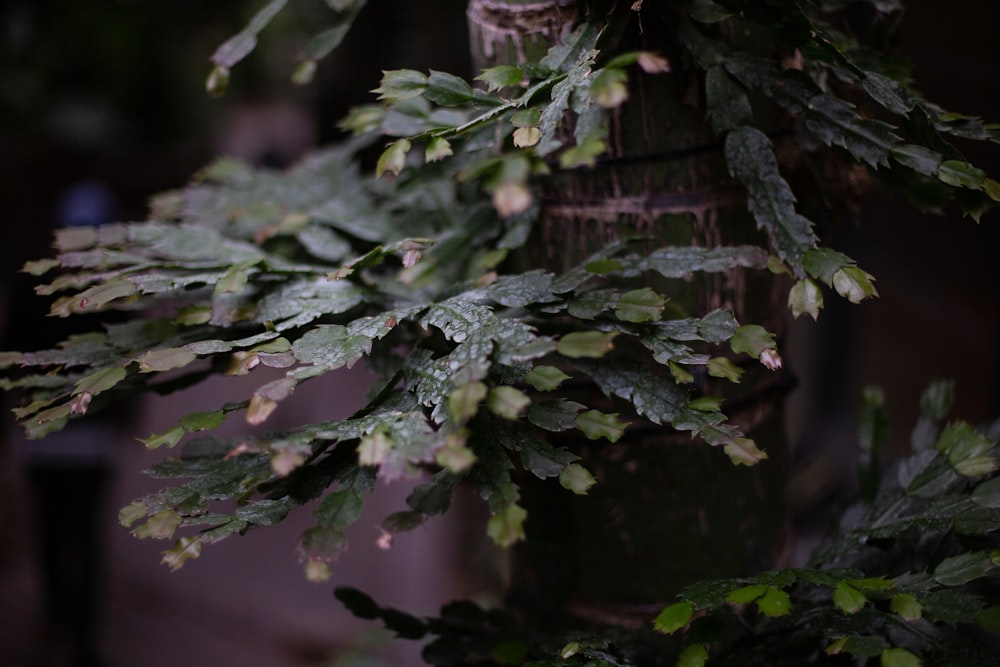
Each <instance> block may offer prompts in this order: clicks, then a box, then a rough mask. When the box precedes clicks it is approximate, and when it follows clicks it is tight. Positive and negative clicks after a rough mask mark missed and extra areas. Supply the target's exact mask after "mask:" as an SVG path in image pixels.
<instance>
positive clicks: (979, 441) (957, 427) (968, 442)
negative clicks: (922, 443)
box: [935, 421, 993, 472]
mask: <svg viewBox="0 0 1000 667" xmlns="http://www.w3.org/2000/svg"><path fill="white" fill-rule="evenodd" d="M935 447H936V448H937V450H938V451H939V452H941V453H943V454H945V455H946V456H947V457H948V462H949V463H950V464H951V465H952V466H954V467H955V468H956V469H957V467H958V465H959V464H961V463H962V462H965V461H967V460H969V459H973V458H976V457H983V456H985V455H987V454H988V453H989V452H990V451H991V450H992V449H993V441H992V440H990V439H989V438H987V437H986V436H985V435H983V434H982V433H980V432H979V431H977V430H976V429H974V428H973V427H972V425H971V424H969V423H968V422H964V421H957V422H953V423H951V424H948V426H947V427H945V429H944V431H942V432H941V437H939V438H938V441H937V444H936V445H935ZM987 472H988V471H987Z"/></svg>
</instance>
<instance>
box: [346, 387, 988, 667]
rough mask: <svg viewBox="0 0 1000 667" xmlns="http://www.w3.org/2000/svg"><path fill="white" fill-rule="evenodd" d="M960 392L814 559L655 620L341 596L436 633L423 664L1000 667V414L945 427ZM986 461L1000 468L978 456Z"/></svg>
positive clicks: (718, 583)
mask: <svg viewBox="0 0 1000 667" xmlns="http://www.w3.org/2000/svg"><path fill="white" fill-rule="evenodd" d="M949 391H950V390H949V389H948V384H947V383H938V384H936V385H934V386H932V387H930V388H929V389H928V391H927V392H926V393H925V395H924V406H925V411H924V414H923V416H922V417H921V423H922V424H925V426H926V423H928V422H929V423H931V424H932V425H933V430H936V433H937V434H936V435H933V434H932V435H931V437H930V441H929V442H930V444H929V445H928V444H927V442H928V441H927V439H926V438H927V435H928V433H930V431H929V430H928V429H927V428H925V426H919V427H918V429H917V430H916V433H917V436H916V438H915V440H916V442H915V443H914V444H915V445H916V446H917V447H918V449H917V450H916V451H915V452H914V453H913V454H912V455H911V456H909V457H907V458H905V459H902V460H901V461H898V462H895V463H893V464H891V465H883V466H881V467H880V470H879V475H878V482H879V484H878V493H877V495H876V497H874V498H873V499H864V498H863V497H862V498H859V499H858V500H857V503H856V504H855V505H854V506H852V507H851V508H849V509H848V510H847V511H845V512H844V513H843V515H842V516H843V521H842V524H841V525H840V526H839V527H838V528H837V529H835V530H834V531H833V532H832V533H831V534H830V535H829V536H828V537H827V539H826V543H825V546H824V548H822V549H820V550H819V551H818V552H817V554H816V555H815V556H814V557H813V559H812V562H810V563H809V564H808V565H807V566H805V567H800V568H789V569H783V570H776V571H770V572H764V573H761V574H758V575H756V576H753V577H748V578H741V579H723V580H706V581H701V582H698V583H695V584H692V585H690V586H688V587H687V588H685V589H684V591H682V592H681V593H680V595H679V596H678V598H679V600H678V601H677V602H675V603H673V604H670V605H668V606H666V607H665V608H663V609H662V610H661V611H660V612H659V613H658V614H657V615H656V616H655V618H653V619H652V620H651V621H650V624H649V626H648V627H646V628H637V629H627V628H624V627H619V626H610V627H599V628H592V627H591V628H589V629H575V630H570V631H565V632H561V633H560V632H555V633H549V634H545V633H537V634H536V633H534V632H533V631H532V629H531V626H530V625H529V626H525V624H523V623H521V622H519V621H518V619H517V618H516V616H514V615H511V614H509V613H506V612H500V611H492V610H491V611H484V610H481V609H479V608H478V607H475V606H474V605H470V604H469V603H456V604H453V605H449V606H448V607H446V608H444V609H442V613H441V617H440V618H433V619H417V618H415V617H411V616H407V615H403V617H405V618H406V619H407V623H405V624H402V623H400V620H399V618H400V617H399V616H398V614H399V612H396V611H394V610H389V609H385V608H379V607H378V605H376V604H375V603H374V602H373V601H371V599H370V598H368V597H367V596H364V595H363V594H360V593H358V592H357V591H353V590H347V589H339V590H338V591H337V593H336V594H337V597H338V598H339V599H341V601H343V602H344V603H345V604H346V605H347V607H348V609H350V610H351V611H352V612H353V613H355V614H356V615H358V616H361V617H362V618H369V619H380V620H382V621H383V622H384V624H385V625H386V627H387V628H389V629H390V630H394V631H395V632H396V633H397V634H398V635H399V636H401V637H409V638H423V637H428V636H429V637H432V638H433V641H432V642H431V643H429V644H428V647H427V649H426V650H425V652H424V658H425V660H427V661H428V662H429V663H431V664H435V665H449V664H477V665H492V664H522V665H532V666H538V667H540V666H542V665H545V666H557V665H559V666H570V665H580V666H582V665H595V666H597V665H600V666H626V665H627V666H633V665H635V666H646V665H677V666H681V667H686V666H690V665H703V664H706V663H707V664H712V665H801V664H860V665H866V664H880V665H883V666H904V667H912V666H916V665H991V664H993V663H994V662H995V642H996V638H997V636H998V635H1000V625H998V623H997V619H998V618H1000V616H998V614H1000V607H998V606H996V605H995V602H996V599H997V598H996V590H997V585H998V583H1000V549H998V546H1000V544H998V541H997V536H998V529H1000V523H998V519H1000V513H998V510H997V507H998V503H997V502H995V500H996V498H995V496H996V494H997V489H998V488H1000V478H998V477H997V475H996V465H995V464H996V460H995V457H996V455H997V438H998V436H1000V422H995V423H993V424H991V425H989V426H988V427H986V428H985V429H974V428H972V427H971V426H969V425H968V424H966V423H964V422H960V421H956V422H952V423H950V424H948V425H946V426H944V427H943V428H942V427H941V426H940V424H939V422H940V421H941V419H942V418H943V411H941V410H940V408H942V407H943V408H944V411H946V410H947V404H948V403H949V402H950V399H949V398H948V396H947V395H948V392H949ZM941 399H944V400H943V402H942V400H941ZM879 409H881V408H879ZM860 435H861V438H862V439H864V438H866V437H868V435H870V432H869V431H868V429H867V427H865V426H862V431H861V433H860ZM980 457H982V458H983V459H989V461H990V463H992V464H993V465H992V467H991V468H990V467H989V466H987V465H985V462H984V463H983V464H982V465H978V464H977V467H975V468H971V467H970V466H969V465H968V464H967V462H968V461H970V460H975V459H978V458H980ZM404 626H405V628H406V629H408V630H415V631H414V632H408V631H404Z"/></svg>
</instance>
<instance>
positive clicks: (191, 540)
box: [163, 537, 201, 572]
mask: <svg viewBox="0 0 1000 667" xmlns="http://www.w3.org/2000/svg"><path fill="white" fill-rule="evenodd" d="M200 555H201V540H199V539H198V538H197V537H182V538H180V539H178V540H177V542H176V543H175V544H174V546H173V548H171V549H167V550H166V551H164V552H163V564H164V565H166V566H168V567H169V568H170V571H171V572H175V571H177V570H178V569H180V568H181V566H183V565H184V563H185V562H186V561H188V560H189V559H191V558H197V557H198V556H200Z"/></svg>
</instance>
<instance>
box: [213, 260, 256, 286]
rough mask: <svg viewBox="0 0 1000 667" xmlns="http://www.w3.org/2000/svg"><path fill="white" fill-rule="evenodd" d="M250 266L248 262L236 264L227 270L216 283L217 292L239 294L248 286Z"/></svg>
mask: <svg viewBox="0 0 1000 667" xmlns="http://www.w3.org/2000/svg"><path fill="white" fill-rule="evenodd" d="M249 269H250V267H249V266H248V265H247V263H246V262H241V263H240V264H236V265H235V266H232V267H230V268H229V270H227V271H226V272H225V273H224V274H222V277H221V278H219V281H218V282H217V283H215V293H216V294H239V293H240V292H242V291H243V288H245V287H246V284H247V280H248V279H249V276H250V270H249Z"/></svg>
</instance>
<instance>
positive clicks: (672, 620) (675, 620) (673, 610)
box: [653, 601, 694, 635]
mask: <svg viewBox="0 0 1000 667" xmlns="http://www.w3.org/2000/svg"><path fill="white" fill-rule="evenodd" d="M692 616H694V605H692V604H691V603H690V602H686V601H685V602H675V603H674V604H672V605H670V606H669V607H667V608H666V609H664V610H663V611H661V612H660V613H659V614H657V616H656V618H655V619H654V620H653V628H654V629H655V630H656V631H657V632H662V633H663V634H665V635H672V634H674V633H675V632H677V631H678V630H680V629H681V628H683V627H684V626H686V625H687V624H688V622H689V621H690V620H691V617H692Z"/></svg>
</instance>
